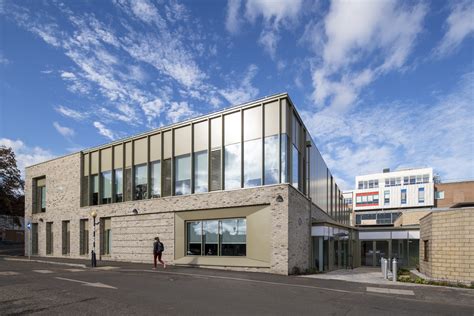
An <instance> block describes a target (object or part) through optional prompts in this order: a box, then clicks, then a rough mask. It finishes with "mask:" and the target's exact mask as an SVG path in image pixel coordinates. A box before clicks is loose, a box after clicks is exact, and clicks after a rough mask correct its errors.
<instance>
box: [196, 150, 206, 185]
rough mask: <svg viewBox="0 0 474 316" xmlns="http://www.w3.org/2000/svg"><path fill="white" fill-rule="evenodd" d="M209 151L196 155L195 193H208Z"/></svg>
mask: <svg viewBox="0 0 474 316" xmlns="http://www.w3.org/2000/svg"><path fill="white" fill-rule="evenodd" d="M207 176H208V173H207V151H206V150H204V151H200V152H197V153H194V192H207V191H208V188H207V181H208V178H207Z"/></svg>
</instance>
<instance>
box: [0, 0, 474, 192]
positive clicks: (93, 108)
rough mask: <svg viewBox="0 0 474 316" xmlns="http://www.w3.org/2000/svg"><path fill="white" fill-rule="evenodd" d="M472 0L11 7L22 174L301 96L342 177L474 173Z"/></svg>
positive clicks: (3, 60) (8, 80)
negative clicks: (412, 170)
mask: <svg viewBox="0 0 474 316" xmlns="http://www.w3.org/2000/svg"><path fill="white" fill-rule="evenodd" d="M473 16H474V4H473V2H472V1H450V2H444V1H433V2H428V1H422V2H413V1H398V2H393V1H359V2H352V1H350V2H349V1H346V2H341V1H331V2H328V1H309V0H308V1H307V0H292V1H277V0H274V1H272V0H242V1H240V0H231V1H228V2H225V1H217V0H215V1H211V0H206V1H161V0H156V1H154V0H136V1H135V0H134V1H128V0H115V1H110V2H109V1H65V2H62V1H8V0H1V1H0V28H1V36H0V78H1V80H0V107H1V112H0V124H1V125H0V144H5V145H8V146H12V147H13V148H14V149H15V151H16V153H17V156H18V160H19V165H20V167H22V168H23V167H24V166H26V165H30V164H33V163H36V162H40V161H42V160H45V159H49V158H51V157H54V156H59V155H64V154H67V153H70V152H74V151H78V150H81V149H84V148H88V147H91V146H96V145H99V144H102V143H106V142H109V141H111V140H113V139H118V138H122V137H126V136H130V135H133V134H136V133H140V132H143V131H146V130H149V129H151V128H156V127H159V126H162V125H167V124H169V123H172V122H176V121H180V120H183V119H185V118H188V117H193V116H197V115H199V114H205V113H209V112H212V111H215V110H218V109H220V108H223V107H227V106H229V105H233V104H237V103H242V102H245V101H249V100H252V99H257V98H260V97H263V96H266V95H270V94H274V93H279V92H285V91H286V92H288V93H289V94H290V96H291V98H292V100H293V101H294V103H295V104H296V106H297V108H298V110H299V111H300V113H301V114H302V115H303V117H304V119H305V124H306V126H307V127H308V128H309V129H310V131H311V134H312V136H313V138H314V140H315V142H316V144H317V146H318V148H319V149H320V151H321V153H322V154H323V157H324V158H325V160H326V162H327V163H328V165H329V167H330V169H331V171H332V172H333V174H335V176H336V178H337V179H338V183H339V184H340V185H341V186H342V187H343V188H345V189H349V188H351V187H352V186H353V182H354V177H355V176H356V175H358V174H366V173H372V172H380V171H381V170H382V168H385V167H390V168H392V169H396V168H400V167H424V166H431V167H433V168H434V169H435V172H437V173H439V174H440V176H441V178H442V179H445V180H448V179H463V178H474V136H473V135H474V127H473V126H474V105H473V102H474V92H473V91H474V67H473V66H474V65H473V58H474V57H473V56H474V54H473V53H474V41H473V38H474V37H473V34H474V18H473Z"/></svg>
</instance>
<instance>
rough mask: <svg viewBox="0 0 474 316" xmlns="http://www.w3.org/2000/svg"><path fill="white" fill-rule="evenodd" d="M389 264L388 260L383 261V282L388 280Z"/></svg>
mask: <svg viewBox="0 0 474 316" xmlns="http://www.w3.org/2000/svg"><path fill="white" fill-rule="evenodd" d="M389 267H390V262H389V261H388V259H385V275H384V279H385V280H388V271H389V270H390V268H389Z"/></svg>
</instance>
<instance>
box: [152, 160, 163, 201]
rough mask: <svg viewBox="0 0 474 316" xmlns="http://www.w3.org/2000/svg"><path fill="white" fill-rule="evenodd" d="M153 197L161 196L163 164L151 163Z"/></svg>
mask: <svg viewBox="0 0 474 316" xmlns="http://www.w3.org/2000/svg"><path fill="white" fill-rule="evenodd" d="M151 196H152V197H154V198H157V197H160V196H161V162H160V161H154V162H152V163H151Z"/></svg>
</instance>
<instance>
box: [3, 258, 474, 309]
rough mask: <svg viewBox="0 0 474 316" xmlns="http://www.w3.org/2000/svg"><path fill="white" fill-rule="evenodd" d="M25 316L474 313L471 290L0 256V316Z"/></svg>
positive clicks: (473, 294)
mask: <svg viewBox="0 0 474 316" xmlns="http://www.w3.org/2000/svg"><path fill="white" fill-rule="evenodd" d="M388 289H391V290H393V289H395V290H397V289H398V290H402V291H399V292H400V293H403V294H400V293H399V294H385V293H384V292H387V290H388ZM395 292H397V293H398V291H395ZM32 313H38V314H48V315H57V314H72V315H76V314H101V315H138V314H140V315H144V314H145V315H148V314H155V315H156V314H160V315H191V314H192V315H222V314H226V315H290V314H291V315H315V314H321V315H327V314H331V315H386V314H396V315H474V290H467V289H465V290H464V289H463V290H462V289H450V288H442V287H406V286H387V285H383V286H382V285H380V286H378V285H367V284H361V283H353V282H343V281H334V280H317V279H308V278H302V277H286V276H276V275H269V274H261V273H246V272H230V271H221V270H209V269H197V268H176V267H169V268H167V269H166V270H163V269H160V268H159V269H158V270H151V269H150V267H149V266H148V265H141V264H115V266H113V267H109V268H107V267H101V268H99V269H94V270H93V269H90V268H86V269H83V268H77V267H67V266H60V265H51V264H44V263H37V262H23V261H6V260H4V258H1V257H0V315H12V314H32Z"/></svg>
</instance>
